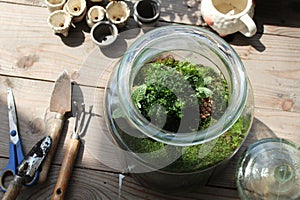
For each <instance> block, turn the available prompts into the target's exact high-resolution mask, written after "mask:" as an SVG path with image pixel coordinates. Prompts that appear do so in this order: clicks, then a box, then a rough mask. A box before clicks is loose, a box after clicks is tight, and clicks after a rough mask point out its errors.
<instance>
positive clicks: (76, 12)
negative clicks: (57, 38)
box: [64, 0, 87, 23]
mask: <svg viewBox="0 0 300 200" xmlns="http://www.w3.org/2000/svg"><path fill="white" fill-rule="evenodd" d="M64 10H65V11H66V12H68V13H69V14H70V15H71V16H72V17H73V19H72V22H74V23H78V22H80V21H82V19H83V18H84V16H85V14H86V10H87V6H86V1H85V0H68V1H67V3H66V4H65V6H64Z"/></svg>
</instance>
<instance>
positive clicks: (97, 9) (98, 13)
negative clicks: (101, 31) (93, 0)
mask: <svg viewBox="0 0 300 200" xmlns="http://www.w3.org/2000/svg"><path fill="white" fill-rule="evenodd" d="M105 13H106V11H105V8H103V7H102V6H93V7H91V8H90V9H89V10H88V12H87V14H86V23H87V25H88V26H89V27H90V28H92V26H93V25H94V24H96V23H97V22H100V21H102V20H104V19H105Z"/></svg>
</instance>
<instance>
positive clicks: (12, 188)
mask: <svg viewBox="0 0 300 200" xmlns="http://www.w3.org/2000/svg"><path fill="white" fill-rule="evenodd" d="M23 183H24V179H23V178H22V177H20V176H18V175H16V176H15V177H14V180H12V181H11V182H10V184H9V186H8V189H7V190H6V192H5V194H4V196H3V197H2V200H15V199H16V198H17V197H18V195H19V194H20V191H21V189H22V186H23Z"/></svg>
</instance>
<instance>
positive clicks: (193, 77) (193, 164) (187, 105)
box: [113, 56, 250, 172]
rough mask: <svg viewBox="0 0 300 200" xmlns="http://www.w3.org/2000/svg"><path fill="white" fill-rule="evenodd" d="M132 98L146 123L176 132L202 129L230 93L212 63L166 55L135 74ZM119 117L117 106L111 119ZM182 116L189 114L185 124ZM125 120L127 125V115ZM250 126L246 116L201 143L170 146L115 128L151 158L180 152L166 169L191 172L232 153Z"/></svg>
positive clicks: (224, 105)
mask: <svg viewBox="0 0 300 200" xmlns="http://www.w3.org/2000/svg"><path fill="white" fill-rule="evenodd" d="M131 97H132V100H133V103H134V105H135V106H136V108H137V109H138V110H139V111H140V113H141V114H142V115H143V116H144V117H145V118H146V119H147V120H148V121H149V123H152V124H154V125H155V126H157V127H159V128H161V129H162V130H163V131H164V132H172V133H175V134H176V133H177V132H180V133H189V132H194V131H199V130H204V129H206V128H207V127H209V126H210V125H212V124H213V123H215V122H216V121H217V120H218V119H219V118H220V117H221V116H222V114H223V113H224V111H225V110H226V108H227V106H228V100H229V92H228V84H227V82H226V80H225V79H224V78H223V75H222V74H221V73H217V72H216V71H214V70H213V69H212V68H211V67H208V66H203V65H199V64H193V63H191V62H188V61H179V60H175V59H174V58H173V57H172V56H165V57H157V58H155V59H153V60H151V61H150V62H148V63H146V64H145V66H143V67H142V68H141V70H140V72H139V73H138V74H137V75H136V78H135V79H134V83H133V87H132V95H131ZM122 117H123V116H122V112H121V111H120V109H116V110H115V111H114V113H113V118H115V120H119V121H120V119H122ZM183 118H188V120H185V124H184V126H182V125H181V120H182V119H183ZM121 121H122V120H121ZM123 121H125V124H126V120H123ZM122 124H123V125H122V126H124V123H122ZM125 126H126V125H125ZM249 126H250V120H248V118H247V117H245V118H244V117H240V118H239V119H238V121H237V122H236V123H235V124H234V125H233V126H232V127H231V128H230V129H229V130H228V131H227V132H226V133H224V134H223V135H221V136H220V137H218V138H216V139H214V140H212V141H210V142H207V143H204V144H201V145H194V146H187V147H172V148H171V149H172V151H170V147H167V145H166V144H164V143H161V142H158V141H155V140H153V139H150V138H145V137H133V136H131V135H130V134H126V133H123V131H122V130H124V127H118V128H119V132H120V133H121V134H120V136H121V137H122V139H123V140H124V143H126V145H127V147H128V148H130V150H131V151H133V152H135V153H149V159H150V160H151V159H153V161H154V160H155V159H157V158H160V159H169V158H170V157H172V156H174V154H178V153H179V154H180V156H179V157H178V158H176V160H175V161H174V162H173V163H172V164H170V165H168V166H166V167H165V168H164V170H166V171H170V172H192V171H195V170H201V169H206V168H208V167H210V166H214V165H216V164H217V163H219V162H221V161H223V160H224V159H226V158H228V157H229V156H230V155H232V154H233V152H234V151H235V150H236V149H237V148H239V146H240V144H241V143H242V142H243V140H244V138H245V136H246V133H247V131H248V128H249ZM128 127H130V125H128ZM125 129H126V128H125ZM132 131H133V130H132ZM135 131H136V130H135ZM140 134H141V135H142V133H140ZM159 150H160V151H159Z"/></svg>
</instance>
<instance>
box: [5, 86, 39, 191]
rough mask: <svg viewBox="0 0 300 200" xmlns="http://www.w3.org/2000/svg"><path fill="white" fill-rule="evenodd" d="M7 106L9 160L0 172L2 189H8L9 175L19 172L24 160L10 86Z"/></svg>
mask: <svg viewBox="0 0 300 200" xmlns="http://www.w3.org/2000/svg"><path fill="white" fill-rule="evenodd" d="M7 108H8V120H9V138H10V141H9V161H8V164H7V166H6V167H5V168H4V169H3V170H2V171H1V172H0V187H1V190H2V191H4V192H5V191H6V189H7V188H6V187H5V180H6V179H7V178H8V177H10V176H11V177H13V176H15V175H16V174H17V173H18V166H19V164H21V162H22V161H23V160H24V154H23V148H22V142H21V138H20V137H19V132H18V127H17V112H16V106H15V100H14V96H13V92H12V90H11V89H10V88H8V90H7ZM37 178H38V176H36V177H35V179H34V181H33V182H32V183H30V184H28V185H32V184H33V183H35V182H36V179H37Z"/></svg>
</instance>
